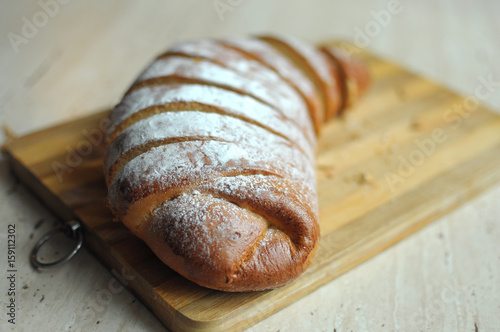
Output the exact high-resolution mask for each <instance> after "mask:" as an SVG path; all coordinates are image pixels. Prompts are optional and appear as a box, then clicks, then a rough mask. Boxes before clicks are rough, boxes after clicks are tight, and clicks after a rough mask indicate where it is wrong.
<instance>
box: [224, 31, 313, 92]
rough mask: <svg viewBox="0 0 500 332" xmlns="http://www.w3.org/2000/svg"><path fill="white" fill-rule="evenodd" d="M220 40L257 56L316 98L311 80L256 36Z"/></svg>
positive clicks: (301, 89)
mask: <svg viewBox="0 0 500 332" xmlns="http://www.w3.org/2000/svg"><path fill="white" fill-rule="evenodd" d="M222 42H224V43H227V44H228V45H231V46H234V47H237V48H239V49H242V50H244V51H246V52H249V53H252V54H254V55H255V56H257V57H258V58H259V59H261V61H263V62H264V63H266V64H267V65H268V66H270V67H271V68H273V69H274V70H276V72H278V73H279V74H280V75H281V76H282V77H284V78H286V79H288V80H289V81H290V82H292V83H293V84H294V85H295V86H296V87H297V88H299V90H300V91H302V93H303V94H304V95H305V96H309V97H311V98H317V97H316V94H317V92H316V91H315V90H314V85H313V84H312V82H311V81H310V80H309V79H308V78H307V77H306V76H305V75H304V74H303V73H302V72H301V71H300V70H299V69H297V68H296V67H295V66H294V65H293V64H292V63H291V62H290V60H288V59H287V58H286V57H284V56H282V55H281V54H280V53H278V52H277V51H276V50H275V49H273V48H272V47H271V46H269V45H268V44H267V43H265V42H263V41H261V40H260V39H256V38H250V37H247V38H226V39H223V40H222Z"/></svg>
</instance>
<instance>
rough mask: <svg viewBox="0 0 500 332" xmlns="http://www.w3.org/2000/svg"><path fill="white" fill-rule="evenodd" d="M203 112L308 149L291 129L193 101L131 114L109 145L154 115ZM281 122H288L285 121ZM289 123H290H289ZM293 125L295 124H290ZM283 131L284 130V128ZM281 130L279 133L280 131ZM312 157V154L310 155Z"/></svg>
mask: <svg viewBox="0 0 500 332" xmlns="http://www.w3.org/2000/svg"><path fill="white" fill-rule="evenodd" d="M189 111H192V112H201V113H207V114H210V113H211V114H221V115H225V116H228V117H232V118H235V119H239V120H241V121H244V122H247V123H249V124H252V125H255V126H258V127H260V128H262V129H264V130H266V131H268V132H270V133H272V134H273V135H276V136H280V137H282V138H283V139H285V140H287V141H289V142H290V144H293V145H295V146H297V148H299V149H301V151H303V152H304V154H307V153H306V150H307V149H308V148H307V146H306V145H305V144H304V136H303V135H300V134H299V135H298V137H293V135H292V136H291V135H287V133H288V132H289V128H284V129H286V130H279V128H277V129H274V128H273V127H271V126H269V125H266V124H264V123H262V122H259V121H256V120H255V119H253V118H250V117H247V116H244V115H241V114H240V113H238V112H235V110H234V109H227V108H221V107H218V106H215V105H208V104H203V103H200V102H192V101H172V102H167V103H164V104H161V105H153V106H148V107H146V108H143V109H141V110H140V111H138V112H135V113H132V114H130V116H128V117H127V118H126V120H124V121H123V122H121V123H120V124H119V125H117V126H115V128H114V130H113V131H112V133H111V134H110V135H109V136H108V141H109V142H108V144H110V143H112V141H113V140H116V139H117V138H118V137H119V136H120V134H121V133H123V132H124V131H125V130H127V129H128V128H130V127H131V126H133V125H134V124H136V123H137V122H139V121H142V120H145V119H147V118H150V117H152V116H154V115H157V114H162V113H170V112H189ZM281 121H286V120H285V119H283V120H281ZM287 122H288V121H287ZM290 125H293V124H290ZM282 129H283V128H282ZM278 130H279V131H278ZM309 156H310V154H309Z"/></svg>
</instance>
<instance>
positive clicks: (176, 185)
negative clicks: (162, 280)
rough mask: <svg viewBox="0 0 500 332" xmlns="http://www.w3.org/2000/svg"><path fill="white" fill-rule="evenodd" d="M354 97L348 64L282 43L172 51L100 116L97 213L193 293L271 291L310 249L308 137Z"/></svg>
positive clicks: (314, 211) (205, 43)
mask: <svg viewBox="0 0 500 332" xmlns="http://www.w3.org/2000/svg"><path fill="white" fill-rule="evenodd" d="M367 83H368V74H367V71H366V69H365V68H364V67H363V66H362V64H360V63H359V62H357V61H356V60H353V59H350V58H348V57H346V56H344V55H343V54H341V52H340V51H339V50H332V49H330V48H323V49H318V48H316V47H314V46H311V45H309V44H307V43H305V42H303V41H299V40H297V39H292V38H289V37H270V36H265V37H257V38H239V39H237V38H235V39H223V40H216V39H204V40H196V41H187V42H182V43H179V44H176V45H173V46H172V47H170V48H169V49H168V51H167V52H166V53H164V54H162V55H160V56H159V57H158V58H157V59H156V60H155V61H154V62H153V63H152V64H151V65H150V66H149V67H148V68H147V69H146V70H145V71H144V72H143V73H142V74H141V75H140V76H139V78H138V79H137V80H136V81H135V82H134V84H133V85H132V87H131V88H130V89H129V91H128V92H127V93H126V94H125V96H124V97H123V100H122V101H121V102H120V103H119V104H118V105H117V106H116V107H115V108H114V110H113V111H112V112H111V115H110V120H111V126H110V128H109V131H108V133H107V150H106V156H105V161H104V170H105V176H106V183H107V186H108V199H109V206H110V208H111V209H112V211H113V213H114V215H115V216H116V218H117V219H118V220H120V221H122V222H123V223H124V224H125V225H126V226H127V227H128V228H129V229H130V230H131V231H132V232H133V233H134V234H136V235H137V236H138V237H140V238H141V239H143V240H144V241H145V242H146V243H147V245H148V246H149V247H150V248H151V249H152V250H153V252H154V253H155V254H156V255H157V256H158V257H159V258H160V259H161V260H162V261H163V262H164V263H165V264H167V265H168V266H169V267H170V268H172V269H173V270H175V271H177V272H178V273H180V274H181V275H183V276H184V277H186V278H187V279H190V280H192V281H194V282H196V283H198V284H200V285H202V286H205V287H209V288H213V289H218V290H223V291H255V290H263V289H270V288H275V287H280V286H283V285H285V284H287V283H289V282H290V281H292V280H293V279H295V278H297V277H298V276H299V275H300V274H301V273H302V272H304V270H305V269H306V268H307V267H308V266H309V264H310V263H311V260H312V259H313V257H314V255H315V252H316V250H317V248H318V243H319V236H320V233H319V224H318V205H317V195H316V179H315V166H314V165H315V164H314V149H315V141H316V135H317V134H318V133H319V132H320V129H321V125H322V124H323V123H324V122H325V121H327V120H328V119H330V118H332V117H334V116H335V115H337V114H340V113H341V112H342V111H343V109H344V108H345V107H346V106H347V105H348V104H350V103H351V102H352V101H353V99H354V98H356V97H357V96H358V95H359V94H361V92H362V91H364V89H365V88H366V86H367Z"/></svg>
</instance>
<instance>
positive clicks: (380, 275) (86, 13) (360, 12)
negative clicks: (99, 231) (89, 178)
mask: <svg viewBox="0 0 500 332" xmlns="http://www.w3.org/2000/svg"><path fill="white" fill-rule="evenodd" d="M387 3H388V2H387V1H369V2H368V1H366V2H337V1H327V0H325V1H288V0H287V1H272V2H270V1H251V2H250V1H243V2H242V3H241V5H239V6H237V7H235V8H234V10H233V11H232V12H228V13H227V15H225V16H224V20H223V21H221V20H220V19H219V18H218V16H217V15H216V13H215V11H214V9H213V5H212V3H211V1H203V2H201V1H175V2H174V1H152V0H146V1H140V2H137V1H117V0H113V1H106V2H101V1H77V0H73V1H71V2H69V3H68V4H67V5H65V6H64V7H61V10H60V12H59V13H58V14H57V15H56V16H55V17H53V18H51V19H50V21H49V23H48V24H47V25H46V26H45V27H44V28H43V29H40V31H39V32H38V34H37V35H36V37H35V38H33V39H31V40H30V41H29V43H28V44H26V45H21V49H20V52H19V53H17V54H16V53H14V51H13V49H12V48H11V45H10V43H9V41H8V39H7V38H6V37H5V36H6V35H7V33H8V32H11V31H12V32H16V33H19V32H20V30H21V27H22V25H23V22H22V21H21V18H22V17H23V16H26V17H28V18H31V17H32V15H33V14H34V13H36V12H37V11H39V10H40V7H39V4H38V2H37V1H35V0H33V1H11V2H6V1H4V2H2V3H1V4H0V31H1V32H2V35H3V36H4V38H2V39H0V45H1V46H2V47H1V48H0V67H1V69H2V77H1V78H0V121H1V122H5V123H7V124H8V125H9V126H10V127H11V128H13V130H14V132H16V133H18V134H23V133H27V132H30V131H33V130H38V129H40V128H42V127H46V126H48V125H52V124H54V123H60V122H64V121H67V120H72V119H74V118H75V117H78V116H80V115H85V114H89V113H93V112H96V111H97V110H99V109H105V108H109V107H110V106H112V105H113V104H114V103H115V102H116V101H117V100H118V99H119V98H120V96H121V94H122V93H123V91H124V90H125V89H126V87H127V86H128V85H129V83H130V82H131V81H132V80H133V79H134V77H135V76H136V75H137V73H139V72H140V71H141V70H142V69H143V68H144V66H145V65H146V64H147V63H148V61H150V59H151V58H152V57H153V56H154V54H156V53H158V52H160V51H161V50H163V49H164V48H165V47H166V46H167V45H168V44H170V43H171V42H173V41H175V40H180V39H184V38H192V37H199V36H213V35H241V34H247V33H255V32H261V31H263V32H281V33H289V34H293V35H297V36H300V37H303V38H305V39H309V40H311V41H321V40H331V39H345V40H348V41H351V42H352V41H353V38H354V37H355V36H356V33H355V31H354V29H356V28H361V29H363V28H364V27H365V26H366V24H368V23H369V22H371V21H372V20H373V16H372V15H371V11H379V10H382V9H386V8H387ZM401 4H402V5H403V8H404V10H403V11H402V12H401V13H400V14H398V15H397V16H394V17H393V19H392V21H391V22H390V24H388V25H387V26H386V27H384V29H382V30H381V31H380V33H379V34H378V35H377V36H375V37H374V38H372V39H371V40H370V43H369V45H368V46H367V47H368V49H369V50H371V51H374V52H376V53H378V54H382V55H383V56H384V57H386V58H390V59H394V60H395V61H397V62H398V63H400V64H404V66H405V67H407V68H410V69H412V70H414V71H417V72H418V73H420V74H424V75H426V76H428V77H432V78H433V79H435V80H437V81H438V82H441V83H444V84H446V85H447V86H450V87H452V89H454V90H458V91H460V92H462V93H463V94H466V95H473V94H474V92H475V88H476V86H477V84H478V77H480V76H485V77H486V76H487V75H490V74H491V75H492V77H493V78H494V79H496V80H497V81H498V80H500V69H499V67H498V66H496V60H497V59H498V58H499V57H500V43H499V42H498V36H497V31H498V30H499V23H498V19H497V15H496V14H497V13H498V12H499V10H500V8H499V3H498V2H496V1H489V0H483V1H475V2H470V1H462V0H459V1H451V0H446V1H439V2H435V1H405V0H401ZM125 50H127V51H125ZM384 70H387V69H384V68H380V71H384ZM401 82H404V81H401ZM422 92H424V91H422ZM393 97H394V98H396V96H393ZM374 101H375V102H377V99H376V98H375V99H374ZM483 103H485V104H487V105H490V106H491V107H494V108H496V109H497V110H498V109H500V90H495V91H494V93H492V94H491V95H490V96H489V97H488V98H486V99H485V100H484V101H483ZM366 112H369V110H366ZM358 114H361V112H358ZM431 119H432V117H431ZM354 120H356V118H354ZM356 126H357V125H356V122H353V131H354V133H353V135H355V129H356ZM395 134H396V132H395ZM0 135H1V134H0ZM384 142H385V141H384ZM384 144H386V143H384ZM381 145H382V146H381V147H379V148H380V149H382V148H384V146H383V144H381ZM356 156H358V157H357V158H360V156H359V154H356ZM343 160H345V161H344V162H345V163H346V164H343V163H342V164H341V165H340V166H342V165H345V166H343V167H348V165H349V159H348V158H347V159H346V158H344V159H343ZM0 170H1V177H0V183H1V184H2V188H4V190H2V191H1V192H0V202H1V203H0V204H1V205H0V216H1V218H2V220H3V221H4V223H6V222H9V223H15V224H16V226H17V227H18V229H19V231H18V238H19V248H18V249H19V251H18V261H19V265H20V278H19V280H18V282H19V284H18V285H19V288H20V289H19V294H18V300H19V303H20V307H22V310H21V311H20V317H19V318H20V320H21V322H20V324H19V325H17V326H15V327H12V326H10V325H8V324H7V323H6V321H4V320H1V322H0V323H1V324H2V325H1V329H2V330H7V331H8V330H11V331H17V330H19V331H21V330H35V329H42V330H43V329H56V330H64V331H75V330H76V328H75V327H80V328H81V330H85V331H92V330H94V331H130V330H134V331H140V330H148V331H151V330H163V328H162V327H161V324H160V323H159V322H158V320H157V319H156V318H155V317H154V316H152V315H151V314H150V313H149V311H148V310H147V309H145V308H144V307H143V306H142V305H141V304H140V302H139V301H135V302H134V298H133V295H131V294H130V293H128V291H126V290H124V291H121V292H119V293H117V294H113V296H112V297H111V299H110V301H109V302H108V301H104V302H101V299H99V298H98V297H97V295H98V294H102V291H103V290H106V289H108V283H109V282H110V280H112V279H113V278H114V277H113V275H112V274H110V273H109V272H107V271H106V270H105V269H104V268H103V267H102V265H101V264H100V263H99V262H97V261H96V260H95V259H94V258H93V256H91V255H89V254H88V252H87V251H83V252H82V253H80V254H79V255H77V257H75V259H74V260H73V261H71V262H70V263H68V265H66V266H64V267H62V268H60V269H56V270H53V271H49V272H48V273H33V271H32V270H31V269H30V267H29V265H28V261H27V257H28V254H29V250H30V249H31V247H32V246H33V244H34V242H35V241H36V238H38V237H40V236H41V235H42V234H43V233H44V232H46V231H47V230H49V229H51V227H52V225H53V222H54V216H53V215H52V214H51V213H50V212H48V211H47V210H46V209H45V208H44V207H43V206H41V205H40V204H39V202H38V201H37V199H35V198H34V197H33V196H32V195H30V193H29V192H27V190H26V188H24V187H23V186H22V185H21V186H19V185H16V183H15V181H14V179H13V178H12V177H11V176H9V173H8V170H7V168H6V165H5V163H2V164H0ZM48 171H50V169H49V170H48ZM498 189H499V187H498V186H497V187H496V188H495V189H494V190H492V191H489V192H488V193H487V194H484V195H482V196H481V197H480V198H479V199H476V200H473V201H471V202H470V203H468V204H467V205H466V206H464V207H463V208H460V209H458V210H456V212H454V213H452V214H449V215H447V216H445V217H443V218H441V219H440V221H439V222H436V223H434V224H433V225H431V226H429V227H426V228H425V229H424V230H422V231H420V232H418V233H417V234H416V235H414V236H412V237H410V238H409V239H407V240H405V241H403V242H402V243H400V244H398V245H396V246H395V247H392V248H391V249H390V250H388V251H385V252H383V253H382V254H380V255H378V256H377V257H376V258H374V259H372V260H369V261H368V262H366V263H364V264H362V265H361V266H359V267H358V268H356V269H354V270H352V271H350V272H349V273H347V274H345V275H343V276H342V277H340V278H339V279H337V280H335V281H334V282H331V283H329V284H327V285H325V286H324V287H322V288H320V289H319V290H317V291H315V292H314V293H313V294H311V295H309V296H307V297H305V298H304V299H302V300H300V301H298V302H297V303H295V304H294V305H292V306H289V307H287V308H286V309H284V310H282V311H280V312H279V313H277V314H275V315H273V316H271V317H270V318H268V319H266V320H265V321H263V322H261V323H259V324H258V325H256V326H255V327H253V328H251V329H250V330H251V331H276V330H279V329H280V330H281V331H284V330H291V331H293V330H313V331H331V330H333V329H334V328H336V330H337V331H344V330H346V331H350V330H354V331H376V330H381V331H387V330H401V331H408V330H428V331H441V330H446V331H448V330H460V331H462V330H468V331H474V330H475V326H477V327H478V329H479V330H480V331H481V330H486V331H488V330H491V331H493V330H495V328H496V327H497V326H498V325H499V324H500V322H499V320H498V317H500V311H499V310H500V308H498V297H499V296H500V295H499V294H500V290H499V288H498V285H499V284H500V279H498V276H499V275H500V271H499V264H498V259H499V257H500V252H499V246H498V238H499V237H500V233H499V231H500V227H498V226H499V218H498V216H499V215H500V210H499V209H500V205H498V201H499V200H500V191H499V190H498ZM39 220H43V222H42V223H41V224H40V226H38V227H37V228H34V225H37V224H38V221H39ZM2 227H3V226H2ZM108 232H111V231H110V230H108ZM0 233H1V234H4V233H5V230H4V229H3V228H2V230H1V231H0ZM4 239H5V238H4V237H1V235H0V250H2V252H4V251H5V250H3V248H4V246H5V245H6V241H4ZM2 264H4V263H1V264H0V266H3V265H2ZM81 266H85V269H84V270H82V269H81V268H80V267H81ZM5 286H6V283H5V280H4V278H2V281H0V287H1V289H6V288H5ZM22 286H29V288H26V289H24V288H23V287H22ZM38 289H39V291H37V290H38ZM68 289H71V292H68V291H67V290H68ZM63 290H64V291H63ZM42 296H44V297H43V300H42ZM443 299H444V300H443ZM5 300H6V298H5V297H2V301H5ZM40 301H41V302H40ZM103 303H104V305H103ZM49 316H50V317H51V318H50V320H49V319H47V317H49ZM123 317H127V318H126V319H123ZM422 317H426V319H421V318H422ZM96 322H99V324H96Z"/></svg>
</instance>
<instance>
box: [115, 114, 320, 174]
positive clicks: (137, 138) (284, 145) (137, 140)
mask: <svg viewBox="0 0 500 332" xmlns="http://www.w3.org/2000/svg"><path fill="white" fill-rule="evenodd" d="M185 137H205V138H207V139H219V140H222V141H227V142H232V143H235V144H236V145H238V146H240V147H246V146H252V147H255V148H261V147H262V146H266V147H269V149H271V150H276V152H279V154H280V156H279V157H280V158H283V157H289V158H299V160H302V159H304V156H303V157H300V155H299V153H293V152H295V151H296V149H293V148H292V147H291V145H290V144H289V143H288V142H287V141H286V140H285V139H284V138H282V137H280V136H277V135H274V134H272V133H270V132H269V131H267V130H265V129H262V128H260V127H258V126H256V125H253V124H250V123H248V122H245V121H242V120H240V119H238V118H233V117H230V116H225V115H221V114H217V113H203V112H197V111H182V112H171V113H160V114H156V115H153V116H151V117H149V118H146V119H144V120H141V121H139V122H137V123H135V124H133V125H132V126H130V127H129V128H127V129H126V130H125V131H124V132H123V133H122V134H121V135H120V136H119V137H118V138H117V139H116V140H114V141H113V142H112V143H111V145H110V147H109V153H107V154H106V157H105V168H106V169H108V168H109V167H110V166H111V165H113V164H114V163H115V162H116V160H117V159H118V158H119V157H120V156H121V155H122V154H124V153H126V152H128V151H130V150H132V149H136V148H139V147H141V146H144V145H146V144H149V143H154V142H156V141H163V140H168V139H172V138H185ZM166 148H167V149H168V146H167V147H166ZM297 152H299V151H297ZM287 153H288V154H287ZM307 161H310V162H312V161H313V158H312V156H311V155H306V156H305V159H304V161H303V163H304V164H305V163H307Z"/></svg>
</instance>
